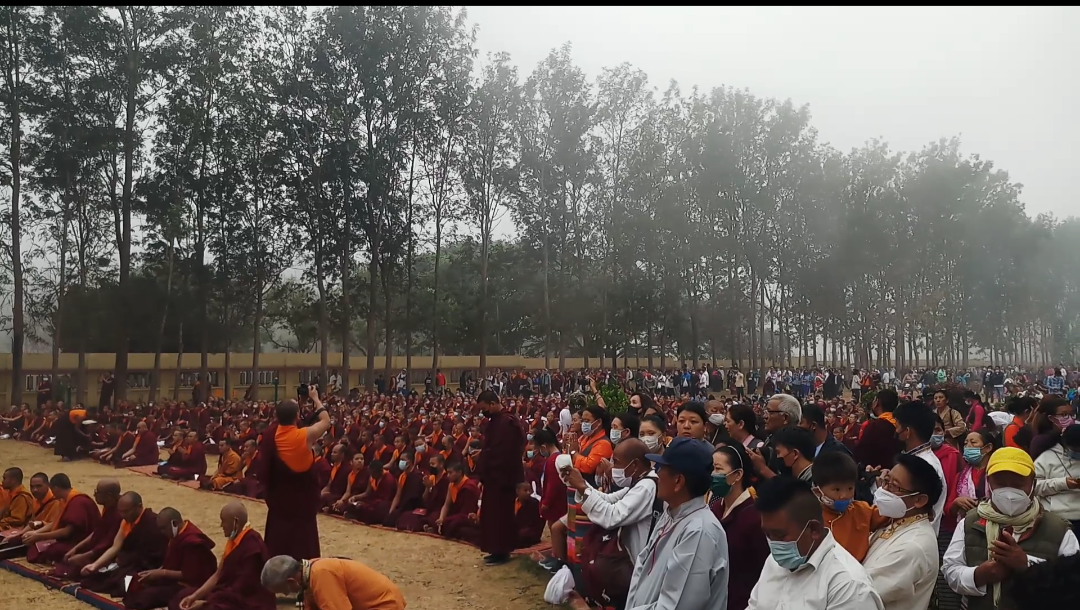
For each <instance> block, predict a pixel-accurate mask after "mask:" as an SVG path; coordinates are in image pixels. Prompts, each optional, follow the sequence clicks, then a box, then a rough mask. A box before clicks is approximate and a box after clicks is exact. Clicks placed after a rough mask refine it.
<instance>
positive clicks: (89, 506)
mask: <svg viewBox="0 0 1080 610" xmlns="http://www.w3.org/2000/svg"><path fill="white" fill-rule="evenodd" d="M99 519H101V513H100V512H99V511H98V507H97V504H95V503H94V501H93V500H92V499H90V496H88V495H86V494H79V495H77V496H75V497H69V498H68V502H67V504H66V505H65V506H64V512H62V513H60V521H59V523H57V524H56V529H63V528H65V527H71V533H70V534H68V535H67V536H66V537H64V538H61V539H58V540H56V541H55V542H53V543H52V544H51V545H49V546H47V547H45V548H44V550H42V551H38V547H39V545H36V544H35V545H32V546H29V547H27V549H26V560H27V561H29V562H30V563H44V564H51V563H54V562H57V561H61V560H63V559H64V555H65V554H66V553H67V552H68V551H70V550H71V549H72V547H74V546H75V545H76V544H79V543H80V542H82V541H83V539H84V538H86V537H87V536H89V535H90V533H91V532H93V531H94V528H95V527H97V525H98V520H99Z"/></svg>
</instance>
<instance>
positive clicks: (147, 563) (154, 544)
mask: <svg viewBox="0 0 1080 610" xmlns="http://www.w3.org/2000/svg"><path fill="white" fill-rule="evenodd" d="M117 510H119V511H120V516H121V517H122V518H123V522H122V523H121V524H120V529H119V530H118V531H117V532H116V537H115V538H113V543H112V546H110V547H109V549H108V550H107V551H105V552H104V553H102V554H101V557H98V558H97V559H95V560H94V561H93V562H91V563H89V564H87V565H85V566H83V569H82V570H81V571H80V574H82V575H83V580H82V582H81V583H79V586H81V587H83V588H84V589H90V590H91V591H95V592H97V593H104V594H106V595H111V596H112V597H122V596H123V595H124V590H125V586H124V579H125V577H127V576H132V577H134V576H136V575H137V574H138V573H139V572H143V571H145V570H153V569H155V568H160V567H161V563H162V561H163V560H164V559H165V549H166V548H167V547H168V540H166V539H165V535H164V534H162V533H161V530H160V529H158V525H157V515H156V514H154V511H152V510H150V509H149V508H144V507H143V503H142V496H140V495H139V494H137V493H135V492H134V491H129V492H127V493H125V494H124V495H122V496H120V501H119V502H118V503H117ZM112 563H115V564H116V566H117V567H116V568H115V569H113V570H110V571H108V572H102V571H101V569H102V568H106V567H108V566H109V565H110V564H112Z"/></svg>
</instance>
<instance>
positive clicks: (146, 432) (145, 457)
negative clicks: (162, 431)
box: [117, 421, 159, 468]
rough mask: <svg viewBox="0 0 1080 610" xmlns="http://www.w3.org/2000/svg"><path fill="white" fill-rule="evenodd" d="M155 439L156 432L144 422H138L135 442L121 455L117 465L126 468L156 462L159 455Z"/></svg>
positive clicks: (156, 438) (151, 464)
mask: <svg viewBox="0 0 1080 610" xmlns="http://www.w3.org/2000/svg"><path fill="white" fill-rule="evenodd" d="M157 440H158V437H157V434H155V433H154V432H153V431H152V430H150V429H149V428H148V427H147V426H146V422H145V421H141V422H139V423H138V425H137V426H136V427H135V442H134V443H133V444H132V445H131V449H128V450H127V452H126V453H124V455H123V456H121V458H120V463H119V464H117V466H118V467H122V468H127V467H130V466H153V465H154V464H157V463H158V455H159V452H158V445H157Z"/></svg>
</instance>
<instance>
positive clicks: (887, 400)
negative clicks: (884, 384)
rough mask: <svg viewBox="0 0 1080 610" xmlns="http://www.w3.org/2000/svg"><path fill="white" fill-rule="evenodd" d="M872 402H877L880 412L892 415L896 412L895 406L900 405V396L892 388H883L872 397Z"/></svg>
mask: <svg viewBox="0 0 1080 610" xmlns="http://www.w3.org/2000/svg"><path fill="white" fill-rule="evenodd" d="M874 400H877V403H878V406H880V407H881V410H882V411H884V412H885V413H892V412H893V411H895V410H896V405H898V404H899V403H900V395H899V394H897V393H896V390H894V389H892V388H885V389H884V390H881V391H880V392H878V393H877V394H875V395H874Z"/></svg>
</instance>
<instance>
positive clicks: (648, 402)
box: [630, 392, 658, 413]
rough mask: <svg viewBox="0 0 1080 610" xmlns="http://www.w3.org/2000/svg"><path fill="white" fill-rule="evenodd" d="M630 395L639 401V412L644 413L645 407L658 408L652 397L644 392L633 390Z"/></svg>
mask: <svg viewBox="0 0 1080 610" xmlns="http://www.w3.org/2000/svg"><path fill="white" fill-rule="evenodd" d="M630 396H637V397H638V400H640V401H641V411H640V412H641V413H644V412H645V409H648V408H653V409H657V408H658V407H657V406H656V401H655V400H653V397H652V396H649V395H648V394H646V393H644V392H634V393H633V394H631V395H630Z"/></svg>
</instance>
